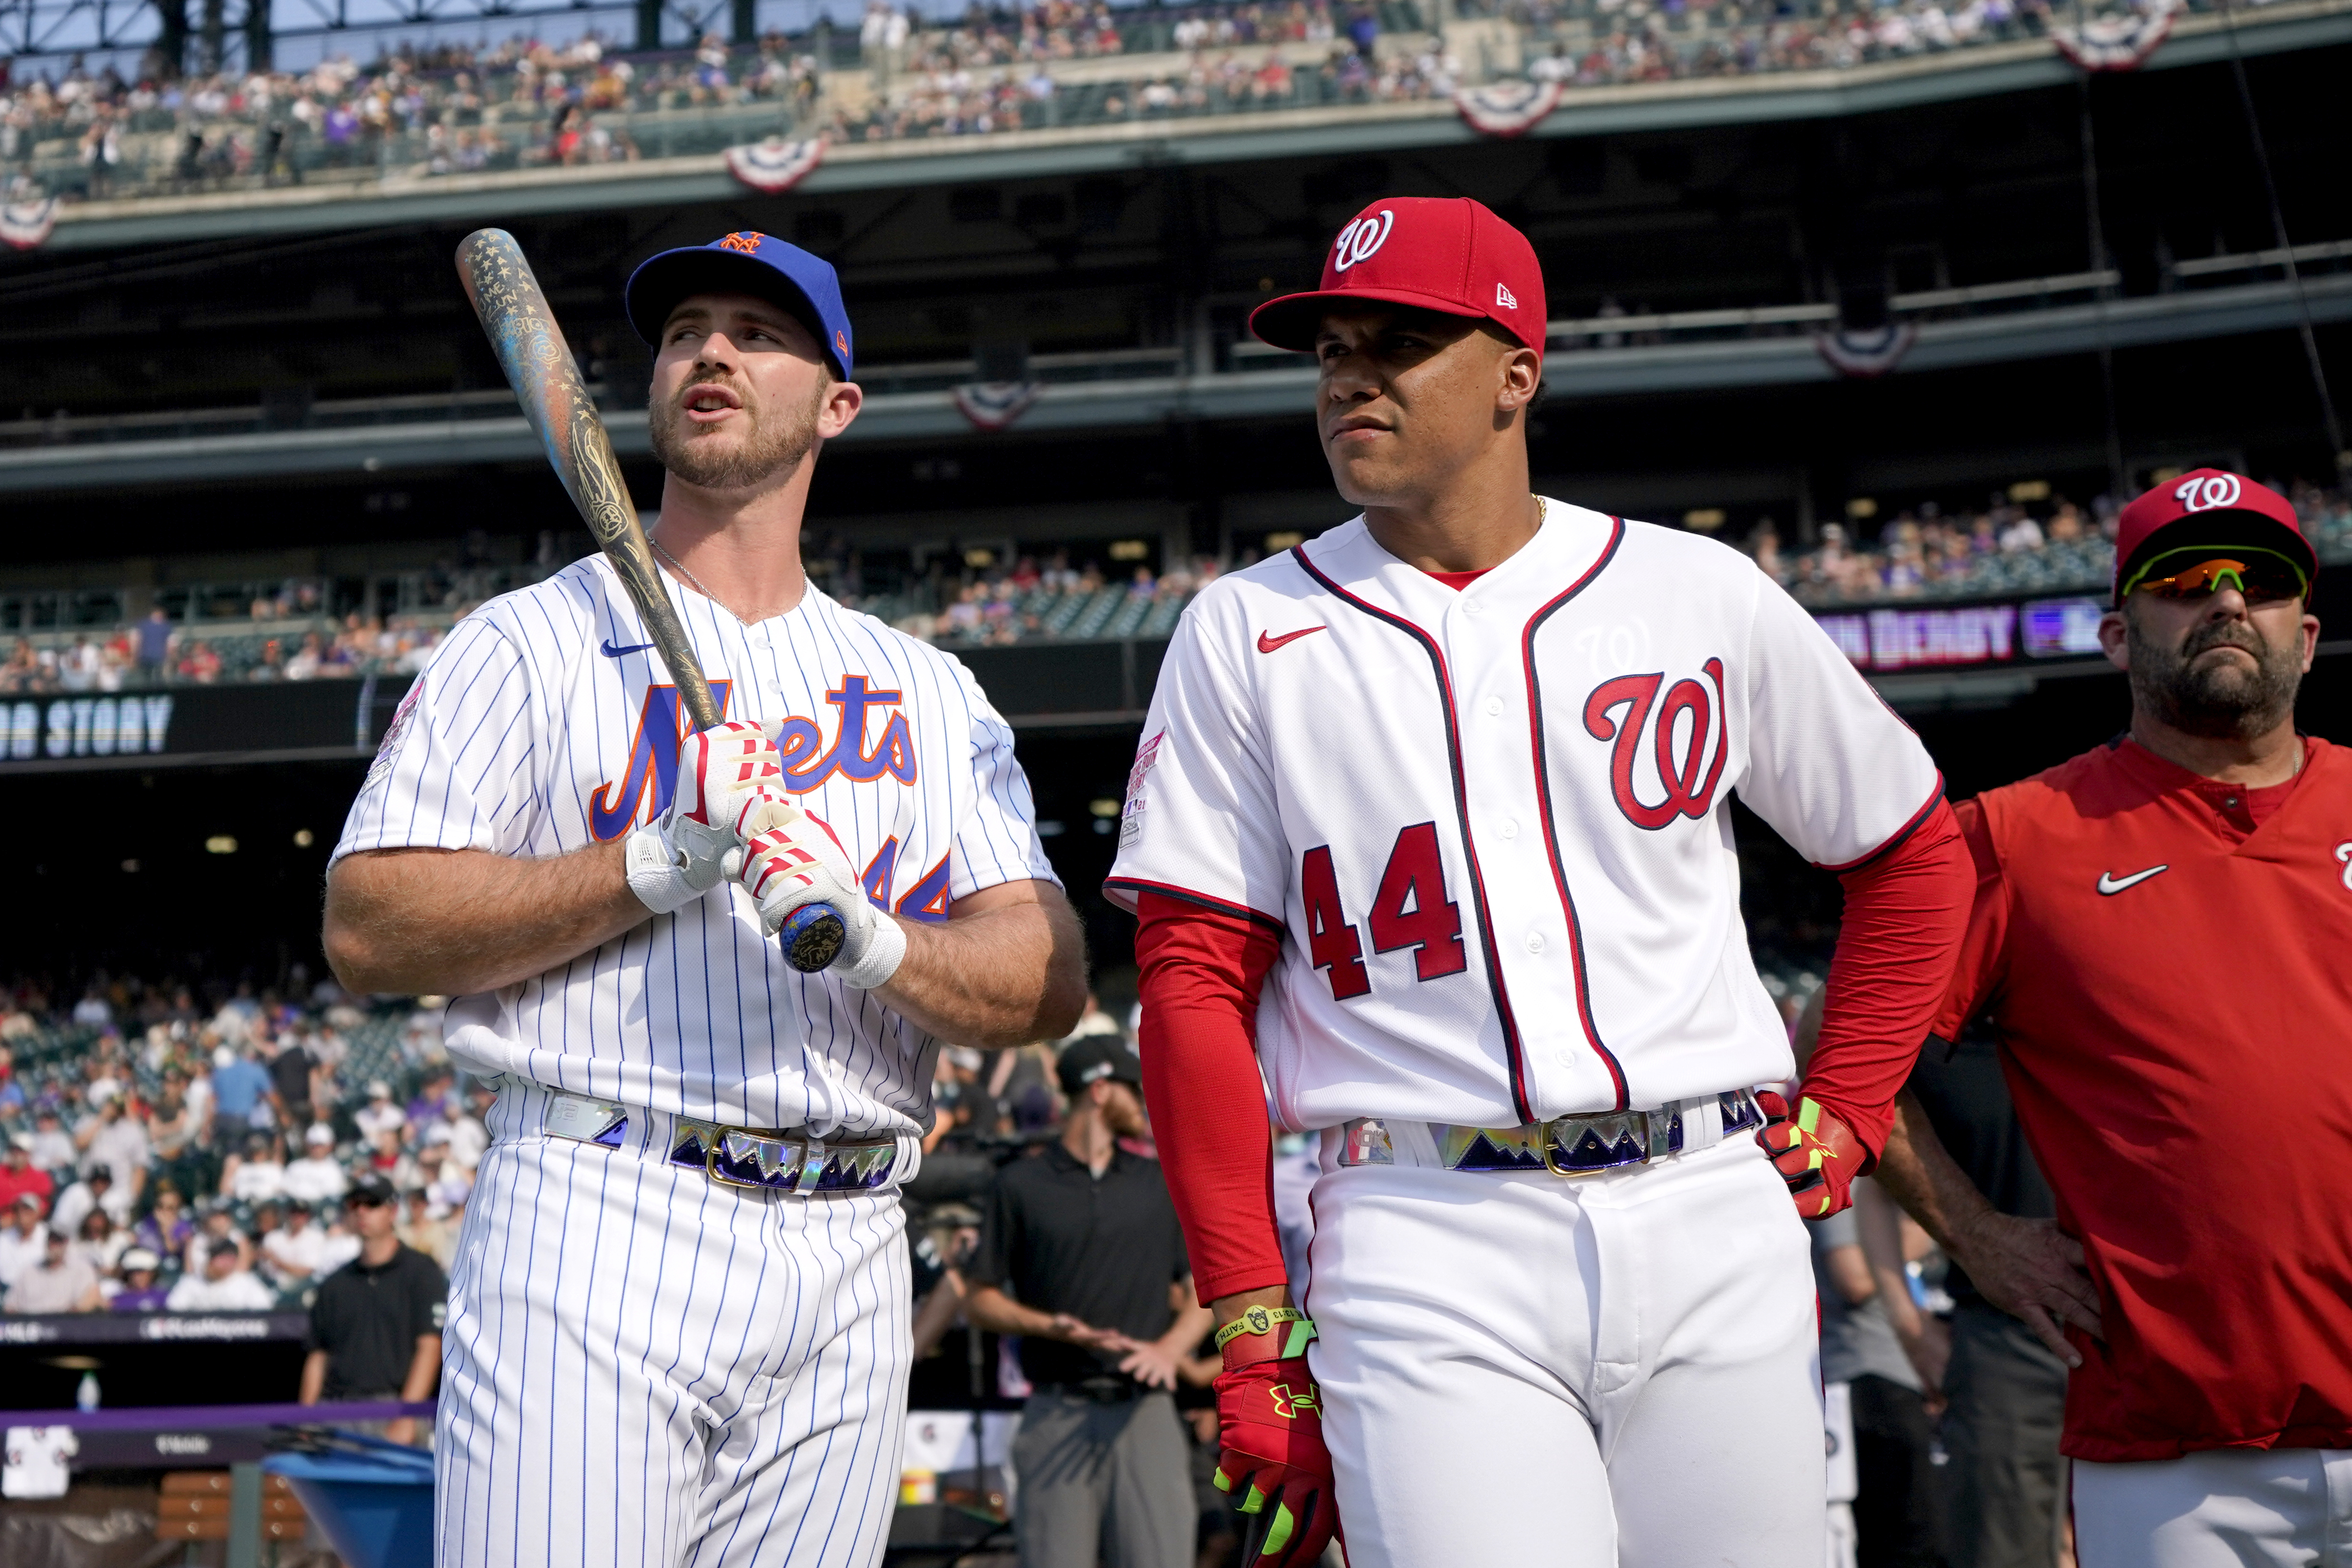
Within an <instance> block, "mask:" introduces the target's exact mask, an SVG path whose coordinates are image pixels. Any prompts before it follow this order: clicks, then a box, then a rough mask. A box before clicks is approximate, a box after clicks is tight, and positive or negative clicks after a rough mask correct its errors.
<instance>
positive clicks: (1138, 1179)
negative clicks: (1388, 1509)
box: [964, 1035, 1210, 1568]
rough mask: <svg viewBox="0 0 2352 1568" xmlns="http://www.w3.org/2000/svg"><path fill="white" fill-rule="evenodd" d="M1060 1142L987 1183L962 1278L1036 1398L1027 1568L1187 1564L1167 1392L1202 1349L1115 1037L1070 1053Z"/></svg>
mask: <svg viewBox="0 0 2352 1568" xmlns="http://www.w3.org/2000/svg"><path fill="white" fill-rule="evenodd" d="M1058 1071H1059V1074H1060V1077H1061V1080H1062V1092H1063V1093H1064V1094H1065V1095H1066V1096H1068V1098H1069V1101H1070V1110H1069V1115H1068V1118H1067V1120H1066V1121H1065V1122H1064V1124H1063V1129H1062V1137H1061V1141H1060V1142H1057V1143H1053V1144H1049V1145H1047V1146H1046V1148H1045V1151H1044V1152H1042V1153H1040V1154H1039V1155H1037V1156H1036V1157H1034V1158H1033V1159H1026V1160H1016V1161H1014V1162H1013V1163H1012V1164H1010V1165H1008V1166H1006V1167H1005V1168H1004V1171H1003V1173H1002V1174H1001V1175H1000V1176H999V1177H998V1178H997V1184H996V1194H995V1196H994V1198H993V1199H992V1201H991V1203H990V1205H989V1209H988V1213H987V1216H986V1220H985V1223H984V1224H983V1226H982V1229H981V1237H980V1250H979V1252H978V1254H977V1255H976V1256H975V1257H974V1258H973V1259H972V1263H971V1268H970V1270H969V1279H970V1280H971V1290H970V1291H969V1293H968V1294H967V1295H966V1297H965V1300H964V1315H965V1316H966V1317H967V1318H969V1319H970V1320H971V1321H972V1322H973V1323H974V1324H976V1325H977V1326H979V1327H980V1328H982V1329H985V1330H988V1331H991V1332H993V1333H1000V1334H1019V1335H1020V1336H1021V1370H1022V1372H1023V1373H1024V1375H1025V1376H1026V1377H1027V1378H1028V1379H1029V1382H1030V1384H1031V1385H1032V1387H1033V1389H1034V1392H1033V1393H1032V1394H1030V1396H1029V1402H1028V1404H1027V1405H1025V1406H1024V1408H1023V1411H1022V1415H1021V1435H1020V1436H1019V1437H1018V1438H1016V1439H1015V1441H1014V1444H1013V1466H1014V1468H1015V1469H1016V1470H1017V1472H1018V1473H1019V1475H1020V1478H1021V1501H1020V1508H1019V1510H1018V1513H1019V1517H1018V1520H1017V1521H1016V1523H1017V1530H1018V1534H1019V1539H1020V1548H1021V1563H1022V1568H1093V1564H1094V1563H1095V1562H1096V1560H1097V1552H1101V1551H1102V1550H1104V1548H1105V1547H1106V1546H1108V1552H1109V1560H1110V1561H1111V1562H1113V1563H1122V1564H1125V1565H1127V1568H1181V1565H1182V1564H1185V1563H1190V1562H1191V1561H1192V1535H1193V1523H1194V1510H1193V1506H1192V1481H1191V1479H1190V1468H1189V1467H1190V1451H1189V1450H1188V1449H1187V1447H1186V1446H1185V1441H1184V1434H1183V1429H1182V1427H1181V1426H1179V1425H1178V1422H1177V1417H1176V1405H1175V1401H1174V1399H1173V1398H1172V1397H1171V1394H1170V1392H1169V1391H1170V1390H1171V1389H1173V1388H1174V1387H1175V1385H1176V1368H1177V1364H1178V1363H1180V1362H1181V1361H1182V1360H1183V1358H1184V1357H1185V1356H1187V1355H1188V1354H1190V1353H1191V1352H1192V1350H1193V1348H1194V1347H1195V1346H1197V1345H1198V1344H1199V1343H1200V1342H1201V1337H1202V1335H1203V1334H1204V1333H1206V1332H1207V1331H1208V1329H1209V1323H1210V1317H1209V1312H1208V1310H1207V1309H1206V1308H1204V1307H1200V1306H1196V1305H1194V1304H1193V1302H1192V1265H1191V1264H1190V1262H1189V1261H1188V1260H1187V1259H1186V1257H1185V1253H1184V1236H1183V1231H1182V1229H1181V1227H1180V1226H1178V1224H1177V1221H1176V1205H1174V1203H1173V1202H1171V1200H1170V1198H1169V1196H1168V1184H1167V1182H1166V1180H1165V1179H1164V1178H1163V1177H1162V1176H1161V1175H1160V1163H1159V1162H1158V1161H1157V1160H1151V1159H1147V1158H1145V1157H1143V1156H1141V1155H1139V1154H1135V1153H1132V1152H1129V1151H1128V1150H1127V1149H1125V1148H1122V1147H1121V1146H1120V1142H1119V1141H1120V1140H1121V1139H1133V1138H1140V1137H1143V1136H1146V1135H1147V1134H1148V1132H1149V1131H1150V1122H1149V1121H1147V1120H1146V1119H1145V1116H1144V1110H1143V1092H1142V1090H1143V1068H1142V1065H1141V1063H1140V1062H1139V1061H1138V1059H1137V1058H1136V1055H1135V1051H1134V1048H1133V1047H1130V1046H1129V1045H1128V1043H1127V1041H1126V1040H1125V1038H1124V1037H1114V1036H1108V1035H1094V1036H1088V1037H1085V1038H1083V1039H1080V1040H1078V1041H1077V1042H1076V1043H1075V1044H1073V1045H1072V1046H1070V1047H1069V1048H1068V1049H1066V1050H1065V1051H1064V1052H1063V1053H1062V1058H1061V1061H1060V1064H1059V1068H1058Z"/></svg>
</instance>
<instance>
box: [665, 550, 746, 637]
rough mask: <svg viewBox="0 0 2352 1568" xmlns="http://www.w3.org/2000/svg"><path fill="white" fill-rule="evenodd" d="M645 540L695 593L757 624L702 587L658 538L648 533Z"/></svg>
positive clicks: (697, 579)
mask: <svg viewBox="0 0 2352 1568" xmlns="http://www.w3.org/2000/svg"><path fill="white" fill-rule="evenodd" d="M646 543H647V544H650V545H652V546H653V547H654V548H655V549H656V551H659V552H661V558H662V559H663V560H665V561H667V562H668V563H670V564H671V565H672V566H674V567H676V568H677V574H678V575H679V576H681V577H683V578H685V579H686V580H687V581H688V583H690V584H693V585H694V591H695V592H696V593H698V594H699V595H702V596H703V597H704V598H706V599H708V600H709V601H710V602H711V603H712V604H714V605H718V606H719V608H720V609H722V610H724V611H726V612H727V613H728V614H729V615H730V616H734V617H735V618H736V619H737V620H739V621H741V622H742V623H743V624H744V625H745V626H755V625H757V624H758V622H757V621H755V620H753V619H752V618H751V616H746V615H744V614H742V613H741V612H740V611H739V610H737V609H736V608H735V606H734V605H730V604H729V603H728V602H727V601H726V600H724V599H722V598H720V597H719V595H716V594H714V593H712V592H711V591H710V590H709V589H708V588H706V587H704V586H703V585H702V579H701V578H699V577H698V576H696V575H695V574H693V573H691V572H689V571H688V570H687V569H686V563H685V562H683V561H680V560H679V559H678V558H677V556H675V555H672V554H671V553H670V552H668V551H667V549H664V548H663V546H662V542H661V541H660V540H658V539H656V538H655V537H654V536H653V535H652V534H650V533H649V534H647V535H646ZM765 618H766V617H765V616H761V617H760V619H762V620H764V619H765Z"/></svg>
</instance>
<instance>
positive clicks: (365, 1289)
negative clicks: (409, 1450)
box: [301, 1176, 449, 1443]
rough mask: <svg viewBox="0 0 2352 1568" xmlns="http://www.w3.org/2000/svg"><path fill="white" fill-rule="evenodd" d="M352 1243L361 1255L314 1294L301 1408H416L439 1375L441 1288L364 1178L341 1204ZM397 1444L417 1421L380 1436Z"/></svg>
mask: <svg viewBox="0 0 2352 1568" xmlns="http://www.w3.org/2000/svg"><path fill="white" fill-rule="evenodd" d="M343 1206H344V1208H345V1209H346V1210H348V1211H349V1212H350V1214H351V1217H352V1228H353V1229H355V1230H357V1231H358V1232H359V1235H360V1255H359V1256H358V1257H357V1258H352V1260H351V1261H350V1262H349V1263H346V1264H345V1265H343V1267H341V1268H338V1269H337V1270H335V1272H333V1273H332V1274H330V1275H328V1276H327V1278H326V1279H325V1280H324V1281H323V1282H322V1283H321V1284H320V1286H319V1294H318V1296H317V1297H316V1299H314V1300H312V1301H311V1303H310V1342H309V1345H308V1347H307V1349H308V1351H309V1353H308V1354H307V1355H306V1356H305V1357H304V1358H303V1362H302V1394H301V1402H302V1403H303V1404H305V1405H317V1404H319V1403H320V1402H321V1401H326V1402H330V1403H334V1402H353V1401H357V1402H364V1403H371V1404H373V1403H381V1402H388V1401H391V1400H399V1401H401V1402H402V1403H404V1404H408V1405H414V1404H416V1403H418V1402H420V1401H422V1400H425V1399H427V1398H430V1397H431V1396H432V1394H433V1385H434V1384H435V1383H436V1382H437V1381H438V1380H439V1378H440V1375H441V1329H442V1324H443V1321H444V1315H445V1312H446V1306H447V1301H448V1296H449V1280H448V1278H447V1276H446V1275H444V1274H443V1273H442V1272H441V1266H440V1265H439V1264H437V1263H436V1262H434V1261H433V1259H431V1258H427V1257H425V1254H423V1253H421V1252H419V1251H417V1250H416V1249H415V1247H409V1246H407V1245H405V1244H404V1243H403V1242H402V1240H401V1239H400V1237H398V1236H397V1235H395V1234H394V1229H393V1227H394V1223H395V1222H396V1221H397V1220H398V1218H399V1214H400V1211H399V1208H398V1207H397V1205H395V1204H394V1201H393V1194H392V1185H391V1184H390V1183H388V1182H386V1181H385V1180H384V1179H383V1177H381V1176H369V1177H366V1178H364V1179H362V1181H360V1182H359V1183H358V1184H356V1185H354V1186H353V1187H352V1190H351V1193H350V1194H349V1195H348V1196H347V1197H345V1198H344V1199H343ZM384 1436H387V1437H389V1438H391V1439H392V1440H393V1441H394V1442H395V1443H413V1442H415V1440H416V1423H415V1421H413V1420H407V1419H404V1420H399V1421H394V1422H392V1423H391V1424H389V1425H388V1426H386V1427H385V1428H384Z"/></svg>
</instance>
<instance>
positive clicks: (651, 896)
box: [625, 719, 784, 915]
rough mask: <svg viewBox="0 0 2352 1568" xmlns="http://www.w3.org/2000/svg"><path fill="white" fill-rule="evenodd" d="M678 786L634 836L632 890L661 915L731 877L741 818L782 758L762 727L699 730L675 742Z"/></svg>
mask: <svg viewBox="0 0 2352 1568" xmlns="http://www.w3.org/2000/svg"><path fill="white" fill-rule="evenodd" d="M675 776H676V778H677V787H676V788H675V789H674V790H672V791H671V792H670V799H669V806H668V808H667V810H665V811H664V812H663V813H662V814H661V815H660V816H656V817H655V818H654V819H653V820H652V821H651V822H648V823H646V825H645V826H643V827H640V828H638V829H637V830H636V831H635V832H634V833H632V834H630V835H629V841H628V844H627V845H626V847H625V850H626V853H625V864H626V865H627V868H628V877H629V887H630V889H632V890H634V891H635V893H636V895H637V898H638V899H639V900H641V901H642V902H643V903H644V904H645V906H646V908H647V909H649V910H653V911H654V913H656V914H657V915H666V914H669V913H671V912H673V911H674V910H681V909H684V908H685V907H686V906H687V905H688V904H690V903H692V902H693V901H694V900H697V899H698V898H700V897H701V896H702V895H703V894H705V893H707V892H709V890H710V889H713V888H715V887H717V886H718V885H719V879H721V878H723V877H727V876H730V875H731V874H732V873H733V872H734V869H735V868H736V866H737V865H738V864H739V863H740V855H741V852H742V848H743V840H744V839H745V838H746V837H749V835H748V834H747V833H746V832H745V831H744V827H743V824H742V821H741V818H742V816H743V815H744V813H745V812H746V811H748V810H749V809H751V806H752V805H754V804H755V803H756V802H757V801H759V800H761V799H763V798H765V797H766V795H767V794H768V791H769V786H771V785H772V784H781V783H782V780H783V776H784V769H783V762H782V757H781V756H780V755H779V754H778V752H777V751H776V742H774V741H773V740H772V739H771V738H770V737H769V736H768V734H767V733H766V732H765V731H762V730H761V728H760V726H759V725H757V724H755V723H752V722H751V721H749V720H742V719H739V720H736V721H734V722H732V723H728V724H721V725H719V727H718V728H717V729H714V730H702V731H697V732H696V733H694V734H691V735H688V737H686V739H685V740H683V741H680V742H678V746H677V773H676V775H675Z"/></svg>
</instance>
